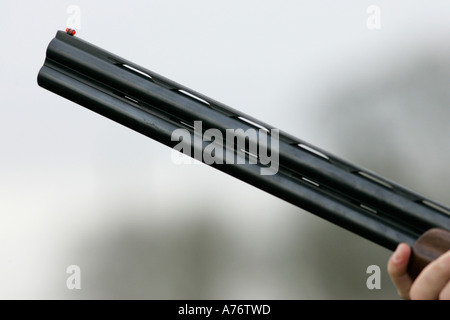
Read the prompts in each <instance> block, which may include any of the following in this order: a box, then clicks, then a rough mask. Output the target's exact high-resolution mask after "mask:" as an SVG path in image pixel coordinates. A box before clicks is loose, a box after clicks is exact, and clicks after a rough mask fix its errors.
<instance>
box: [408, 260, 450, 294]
mask: <svg viewBox="0 0 450 320" xmlns="http://www.w3.org/2000/svg"><path fill="white" fill-rule="evenodd" d="M449 280H450V251H448V252H446V253H445V254H443V255H442V256H440V257H439V258H437V259H436V260H435V261H433V262H431V263H430V264H429V265H427V266H426V267H425V268H424V269H423V270H422V272H421V273H420V274H419V276H418V277H417V279H416V281H414V283H413V285H412V287H411V292H410V295H411V298H413V299H415V300H428V299H438V298H439V295H440V293H441V291H443V290H444V288H445V290H448V289H446V285H447V283H448V282H449ZM445 294H446V293H445Z"/></svg>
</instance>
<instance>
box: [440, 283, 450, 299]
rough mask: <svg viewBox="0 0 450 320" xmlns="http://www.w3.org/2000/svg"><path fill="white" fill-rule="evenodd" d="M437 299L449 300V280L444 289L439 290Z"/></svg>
mask: <svg viewBox="0 0 450 320" xmlns="http://www.w3.org/2000/svg"><path fill="white" fill-rule="evenodd" d="M439 300H450V281H447V284H446V285H445V287H444V289H442V290H441V293H440V294H439Z"/></svg>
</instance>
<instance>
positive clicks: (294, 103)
mask: <svg viewBox="0 0 450 320" xmlns="http://www.w3.org/2000/svg"><path fill="white" fill-rule="evenodd" d="M370 6H372V7H370ZM373 6H375V7H373ZM368 8H372V9H369V11H368ZM374 8H375V10H378V9H379V13H380V16H379V17H380V20H379V23H380V24H379V25H377V26H376V27H374V25H373V23H374V21H373V20H370V19H371V16H372V15H373V13H374V12H375V11H373V10H374ZM449 14H450V3H449V2H447V1H375V2H374V1H361V0H352V1H332V0H328V1H288V0H282V1H265V0H264V1H261V0H258V1H256V0H255V1H235V0H228V1H206V0H201V1H200V0H192V1H181V0H179V1H173V0H164V1H162V0H161V1H153V0H152V1H134V0H130V1H23V0H18V1H4V0H2V10H1V20H0V26H1V28H0V38H1V39H2V50H1V59H0V66H1V70H2V71H1V73H0V87H1V90H2V93H3V94H2V103H1V104H0V146H1V149H0V150H1V151H0V256H1V257H2V258H1V261H0V298H52V297H53V298H54V297H70V298H72V297H75V298H76V297H77V296H75V295H70V294H68V293H65V292H66V291H67V290H66V288H65V279H66V277H67V274H66V272H65V271H66V269H65V268H66V266H68V265H71V264H81V261H84V260H83V259H85V258H83V257H82V255H83V252H79V251H80V250H81V251H83V250H82V249H80V244H79V243H80V241H87V240H86V239H91V240H89V241H93V242H95V239H103V240H104V239H108V237H109V236H110V235H111V234H114V233H117V232H118V233H120V230H122V229H123V228H124V226H128V227H129V226H130V225H131V226H133V227H129V228H131V229H133V228H138V229H139V228H142V230H141V231H142V232H144V233H145V232H152V230H153V231H154V232H157V231H155V230H159V231H158V232H161V237H162V238H157V239H163V240H157V241H167V239H168V238H164V237H167V236H168V234H171V233H173V232H181V230H183V229H185V228H187V227H188V226H191V227H192V228H195V227H196V226H197V227H198V225H199V223H200V222H199V221H202V220H204V219H206V213H205V212H207V211H214V210H217V212H219V213H216V214H211V216H212V217H208V218H207V219H212V221H214V222H217V223H220V225H221V226H223V228H224V230H225V231H223V232H224V233H225V234H228V235H230V236H229V238H233V239H234V240H233V241H235V244H236V246H242V248H244V249H245V248H246V246H248V247H251V248H253V249H255V248H256V249H257V250H261V252H264V248H266V247H267V246H264V241H269V242H271V243H272V245H273V246H274V248H281V247H283V246H284V244H285V243H288V242H289V239H288V238H287V236H286V237H285V238H283V233H284V232H283V230H284V228H287V229H289V228H290V227H292V225H293V224H294V225H296V227H295V228H296V229H297V230H298V232H299V233H301V232H302V230H307V228H308V227H307V226H308V223H310V222H311V221H313V223H314V221H315V220H314V219H313V218H311V217H309V215H307V214H300V213H298V212H296V209H295V208H292V207H291V206H290V205H288V204H286V203H284V202H282V201H280V200H278V199H276V198H274V197H272V196H270V195H267V194H265V193H263V192H261V191H258V190H256V189H255V188H252V187H249V186H247V185H244V184H243V183H240V182H239V181H237V180H235V179H232V178H230V177H227V176H225V175H224V174H222V173H220V172H216V171H214V170H213V169H211V168H208V167H206V166H203V165H201V166H193V165H191V166H189V165H185V166H176V165H174V164H173V163H172V162H171V160H170V159H171V158H170V149H168V148H167V147H165V146H162V145H160V144H158V143H156V142H154V141H152V140H150V139H148V138H145V137H143V136H141V135H139V134H137V133H135V132H132V131H131V130H129V129H126V128H124V127H122V126H120V125H118V124H115V123H113V122H112V121H110V120H108V119H105V118H103V117H100V116H99V115H96V114H94V113H92V112H91V111H89V110H87V109H84V108H83V107H81V106H79V105H76V104H74V103H72V102H70V101H67V100H65V99H63V98H61V97H59V96H57V95H55V94H53V93H51V92H48V91H46V90H44V89H42V88H40V87H38V85H37V82H36V77H37V73H38V71H39V68H40V67H41V66H42V64H43V62H44V58H45V50H46V47H47V45H48V43H49V42H50V41H51V39H52V38H53V37H54V35H55V34H56V31H57V30H63V29H65V28H66V26H67V25H68V24H75V26H76V27H77V35H76V36H77V37H80V38H83V39H84V40H87V41H89V42H91V43H93V44H95V45H97V46H100V47H102V48H104V49H106V50H108V51H111V52H113V53H115V54H117V55H119V56H122V57H124V58H125V59H128V60H130V61H133V62H135V63H137V64H140V65H142V66H144V67H146V68H148V69H150V70H152V71H155V72H157V73H159V74H161V75H163V76H165V77H167V78H169V79H172V80H174V81H176V82H179V83H181V84H183V85H186V86H187V87H190V88H192V89H194V90H196V91H198V92H201V93H203V94H205V95H207V96H210V97H212V98H214V99H216V100H218V101H221V102H223V103H225V104H227V105H230V106H231V107H233V108H235V109H238V110H241V111H243V112H244V113H247V114H250V115H252V116H254V117H256V118H258V119H261V120H262V121H264V122H267V123H269V124H272V125H273V126H274V127H278V128H280V129H282V130H284V131H286V132H288V133H291V134H293V135H295V136H298V137H299V138H301V139H303V140H306V141H309V142H311V143H313V144H316V145H318V146H320V147H323V148H325V149H331V150H332V151H334V152H338V153H339V152H341V150H339V149H338V148H337V147H336V146H335V145H333V143H332V141H331V140H329V139H327V137H326V134H322V133H321V132H322V131H321V130H319V129H318V123H316V122H315V121H314V119H315V114H316V111H318V110H320V108H321V105H322V104H323V103H325V101H326V102H327V103H328V97H329V94H331V93H333V92H336V91H338V90H339V88H340V86H341V84H342V83H350V82H355V83H357V82H358V79H367V78H371V77H377V75H378V74H381V73H384V72H386V71H387V70H389V68H392V66H399V65H400V66H401V65H402V64H403V63H404V61H405V60H406V57H409V56H412V55H414V54H415V52H417V51H419V50H420V49H421V48H423V47H427V46H432V47H433V48H435V49H436V50H437V53H438V54H439V51H440V50H441V49H442V51H441V52H442V53H443V54H444V53H448V52H449V50H448V47H449V44H448V41H447V40H448V36H449V34H450V19H449V18H448V17H449V16H450V15H449ZM368 21H369V22H368ZM368 23H369V24H368ZM375 23H378V22H377V21H375ZM372 27H374V28H375V29H373V28H372ZM378 27H379V28H378ZM340 156H342V157H344V158H345V155H343V154H340ZM199 208H203V209H202V210H199ZM279 212H290V213H292V214H290V213H287V214H286V215H285V216H284V217H283V214H278V213H279ZM136 226H139V227H136ZM133 230H134V229H133ZM139 230H140V229H139ZM161 230H167V232H166V233H165V232H163V231H161ZM289 230H291V231H290V232H291V233H287V234H294V229H289ZM305 232H306V231H305ZM158 234H159V233H158ZM306 234H307V233H305V237H304V238H302V241H304V242H305V241H307V236H306ZM266 236H271V237H272V238H270V240H268V238H265V237H266ZM279 238H282V239H279ZM92 239H94V240H92ZM164 239H165V240H164ZM275 239H277V240H275ZM277 241H279V242H277ZM77 248H78V249H77ZM81 248H82V246H81ZM244 249H243V250H244ZM256 249H255V250H256ZM77 250H79V251H77ZM274 250H275V249H274ZM243 252H244V251H243ZM261 254H262V253H261ZM77 257H79V261H80V262H78V261H77ZM269 258H270V257H269ZM269 258H267V259H269ZM99 259H101V258H99ZM270 259H272V258H270ZM175 263H178V264H182V261H178V260H175ZM253 263H256V262H253ZM380 263H381V262H380ZM81 267H82V270H84V272H85V273H86V274H89V269H88V267H86V268H85V269H83V266H81ZM383 267H384V266H383ZM299 268H301V266H299ZM86 269H87V270H86ZM227 270H228V269H227ZM230 270H231V269H229V270H228V271H227V272H228V273H227V275H226V276H224V277H223V278H221V279H222V280H223V279H225V280H223V281H222V280H220V281H218V284H217V283H216V284H215V287H214V288H215V289H214V290H212V289H211V290H212V291H211V292H213V294H214V295H215V296H216V297H224V296H226V297H242V296H244V297H246V298H249V297H250V298H251V297H258V298H260V297H267V298H273V297H274V296H276V295H275V294H274V292H276V293H277V294H279V295H278V296H280V297H284V298H288V297H290V294H292V297H309V296H308V294H310V293H311V290H313V288H314V284H313V283H310V284H309V286H308V284H306V285H305V288H304V291H305V293H304V294H303V295H302V294H299V293H298V292H297V291H295V294H294V293H293V292H292V290H293V289H292V288H291V287H290V284H289V283H288V281H284V280H283V281H282V280H279V281H278V280H277V279H278V278H276V276H274V274H276V272H277V269H276V268H274V270H272V269H270V270H269V271H268V272H267V273H264V272H262V271H261V275H260V276H261V278H258V277H256V276H255V278H254V279H253V280H251V281H250V282H249V283H247V286H246V287H245V288H242V287H240V286H239V282H241V283H242V279H241V278H239V277H241V276H242V277H243V274H244V273H241V271H239V272H238V271H236V273H237V274H239V277H233V272H232V271H230ZM362 272H363V273H364V270H363V271H362ZM125 274H126V273H124V274H120V273H119V276H122V277H123V276H124V275H125ZM264 277H266V278H267V277H275V278H274V280H273V282H272V283H270V284H262V283H261V281H259V279H263V278H264ZM221 281H222V282H221ZM303 281H305V282H307V281H306V280H303ZM125 283H126V281H125ZM86 286H87V287H88V284H87V285H86ZM65 290H66V291H65ZM82 290H84V292H85V294H86V296H87V297H103V296H102V293H99V294H98V295H97V296H96V295H95V294H94V293H89V292H88V289H82ZM186 292H187V293H186V296H187V297H190V295H189V290H187V291H186ZM306 292H309V293H306ZM239 294H243V295H241V296H239ZM322 294H323V295H322ZM173 296H176V295H173V294H172V295H171V293H170V292H169V293H164V295H163V297H173ZM191 296H193V297H196V296H195V294H194V293H193V294H192V295H191ZM311 296H313V297H329V296H327V295H326V294H325V293H322V292H320V291H318V292H316V293H315V294H311ZM336 297H339V295H338V294H336Z"/></svg>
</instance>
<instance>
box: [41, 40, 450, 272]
mask: <svg viewBox="0 0 450 320" xmlns="http://www.w3.org/2000/svg"><path fill="white" fill-rule="evenodd" d="M38 83H39V85H40V86H42V87H44V88H46V89H48V90H50V91H52V92H54V93H56V94H58V95H61V96H63V97H65V98H67V99H69V100H72V101H74V102H76V103H79V104H80V105H82V106H84V107H86V108H88V109H90V110H92V111H95V112H97V113H99V114H101V115H103V116H105V117H107V118H110V119H112V120H114V121H116V122H118V123H121V124H122V125H125V126H127V127H129V128H131V129H133V130H135V131H137V132H140V133H141V134H144V135H146V136H148V137H150V138H152V139H155V140H157V141H159V142H161V143H163V144H165V145H167V146H169V147H172V148H173V147H176V146H177V144H179V142H180V141H179V140H176V139H175V140H174V139H173V133H174V132H175V130H177V129H180V128H183V129H185V130H187V131H186V132H189V133H191V139H192V144H190V148H192V153H191V155H192V156H194V154H199V152H200V154H201V153H202V152H203V151H205V148H206V147H208V145H211V143H212V142H211V141H208V139H200V143H199V142H198V141H199V140H198V138H197V140H195V139H196V138H195V137H196V136H198V133H199V132H198V131H199V130H200V131H201V132H200V133H205V132H207V130H209V129H215V130H219V132H220V133H222V136H223V137H226V132H227V130H234V132H238V133H239V134H241V133H243V134H244V137H243V138H244V140H245V141H246V143H247V144H246V145H251V144H252V143H256V145H257V146H258V150H260V149H261V148H267V149H268V153H272V154H273V153H277V156H278V157H277V159H276V161H277V163H276V168H277V171H276V173H275V174H261V172H262V169H263V168H266V169H267V167H268V165H267V159H263V157H260V156H259V154H256V155H255V154H254V153H250V152H245V150H242V149H239V148H237V147H236V145H237V141H238V139H239V137H238V138H236V137H234V138H232V139H233V141H231V142H230V141H227V143H223V144H219V147H220V148H223V150H222V151H223V153H222V154H223V155H224V156H231V158H232V159H238V158H239V159H241V160H242V159H244V160H246V161H244V163H239V161H236V162H237V163H236V162H235V163H233V164H231V163H226V164H220V163H207V164H209V165H211V166H213V167H215V168H216V169H218V170H221V171H223V172H225V173H227V174H229V175H231V176H234V177H236V178H238V179H240V180H242V181H245V182H247V183H249V184H251V185H253V186H255V187H257V188H259V189H262V190H265V191H267V192H268V193H270V194H273V195H275V196H277V197H279V198H281V199H283V200H286V201H288V202H290V203H292V204H294V205H296V206H298V207H300V208H303V209H305V210H307V211H310V212H311V213H313V214H315V215H317V216H320V217H322V218H324V219H326V220H328V221H330V222H332V223H334V224H337V225H339V226H341V227H343V228H345V229H347V230H350V231H352V232H354V233H356V234H358V235H360V236H362V237H364V238H367V239H369V240H371V241H373V242H375V243H378V244H379V245H381V246H383V247H385V248H388V249H391V250H392V249H394V248H395V247H396V246H397V244H398V243H400V242H406V243H408V244H409V245H410V246H413V247H414V249H413V255H412V258H411V261H410V269H409V271H410V274H411V275H412V276H413V277H416V276H417V274H418V272H419V271H420V270H421V269H422V268H423V267H424V266H425V265H426V264H427V263H428V262H429V261H431V260H433V259H435V258H436V257H437V256H439V255H440V254H442V253H443V252H445V251H447V250H449V249H450V236H449V235H450V232H449V230H450V209H449V208H447V207H446V206H444V205H442V204H439V203H437V202H435V201H433V200H430V199H427V198H426V197H424V196H422V195H420V194H418V193H415V192H413V191H411V190H408V189H407V188H405V187H402V186H400V185H398V184H396V183H394V182H392V181H389V180H387V179H385V178H383V177H380V176H379V175H377V174H375V173H374V172H371V171H369V170H367V169H364V168H361V167H358V166H355V165H353V164H351V163H348V162H346V161H343V160H341V159H339V158H337V157H335V156H334V155H332V154H330V153H328V152H326V151H324V150H321V149H319V148H317V147H315V146H312V145H310V144H309V143H307V142H305V141H302V140H300V139H298V138H296V137H293V136H291V135H289V134H287V133H285V132H282V131H276V132H277V136H276V138H277V139H276V142H277V143H276V145H275V144H274V143H273V139H272V140H270V139H266V140H265V141H269V142H268V143H266V144H265V145H262V144H261V141H263V140H262V139H261V138H262V136H263V135H264V136H265V137H267V136H271V135H273V132H274V130H273V129H274V128H273V127H272V126H270V125H268V124H266V123H264V122H262V121H259V120H257V119H255V118H253V117H251V116H249V115H246V114H244V113H242V112H239V111H237V110H235V109H232V108H230V107H228V106H226V105H224V104H222V103H220V102H218V101H215V100H213V99H211V98H209V97H206V96H204V95H202V94H200V93H198V92H195V91H194V90H191V89H189V88H186V87H184V86H182V85H180V84H178V83H176V82H173V81H171V80H169V79H166V78H164V77H162V76H160V75H158V74H156V73H154V72H152V71H150V70H147V69H145V68H142V67H140V66H138V65H136V64H134V63H132V62H130V61H127V60H125V59H123V58H120V57H118V56H116V55H114V54H112V53H110V52H108V51H105V50H103V49H101V48H99V47H96V46H94V45H92V44H90V43H88V42H86V41H83V40H81V39H79V38H78V37H74V36H73V32H72V33H70V32H63V31H58V32H57V34H56V37H55V38H54V39H53V40H52V41H51V42H50V44H49V46H48V48H47V54H46V59H45V63H44V65H43V66H42V68H41V70H40V71H39V75H38ZM199 121H201V129H199V126H198V125H196V123H199ZM239 129H240V130H239ZM251 129H253V130H254V131H255V132H256V133H257V134H256V136H254V135H246V134H245V133H246V132H249V130H251ZM256 130H257V131H256ZM216 132H217V131H216ZM241 135H242V134H241ZM235 138H236V139H235ZM241 138H242V137H241ZM270 138H274V137H273V136H271V137H270ZM194 140H195V141H194ZM205 140H206V141H205ZM271 141H272V143H270V142H271ZM229 142H230V143H229ZM230 145H231V146H233V148H230ZM216 148H217V145H216ZM215 150H216V151H217V150H218V149H215ZM243 151H244V152H243ZM230 153H231V154H230ZM200 160H202V159H200ZM274 161H275V160H274ZM241 162H242V161H241ZM272 165H273V163H272ZM419 238H420V240H418V239H419Z"/></svg>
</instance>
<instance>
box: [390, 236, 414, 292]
mask: <svg viewBox="0 0 450 320" xmlns="http://www.w3.org/2000/svg"><path fill="white" fill-rule="evenodd" d="M410 255H411V248H410V247H409V246H408V245H407V244H406V243H401V244H399V245H398V247H397V249H396V250H395V252H394V253H393V254H392V256H391V257H390V258H389V261H388V273H389V276H390V277H391V280H392V282H393V283H394V285H395V287H396V288H397V292H398V294H399V296H400V297H402V298H403V299H410V296H409V290H410V288H411V285H412V280H411V277H410V276H409V275H408V273H407V267H408V262H409V257H410Z"/></svg>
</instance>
